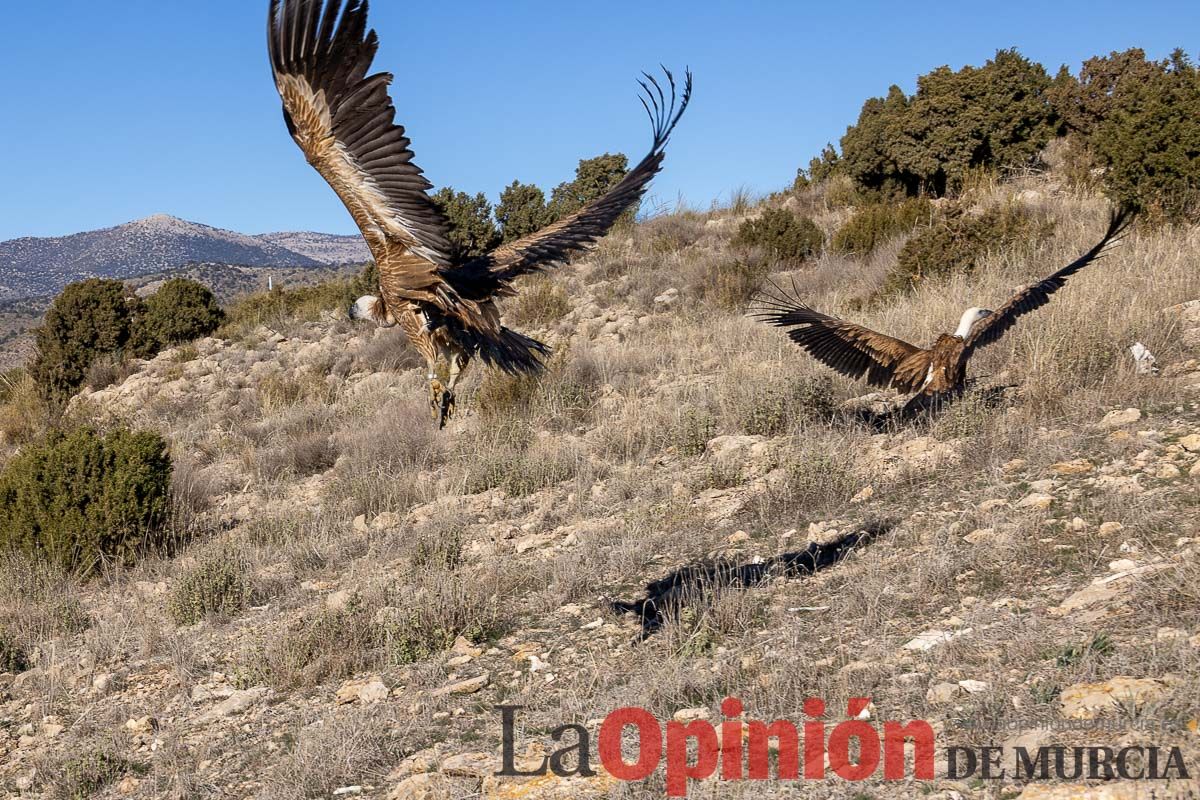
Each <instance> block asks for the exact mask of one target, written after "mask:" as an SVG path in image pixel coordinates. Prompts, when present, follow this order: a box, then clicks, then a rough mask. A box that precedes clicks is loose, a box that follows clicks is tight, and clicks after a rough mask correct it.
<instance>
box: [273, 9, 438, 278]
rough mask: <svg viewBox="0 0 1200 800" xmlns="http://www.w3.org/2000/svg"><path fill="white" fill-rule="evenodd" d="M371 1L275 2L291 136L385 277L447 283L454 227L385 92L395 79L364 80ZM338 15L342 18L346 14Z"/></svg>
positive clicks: (277, 64) (278, 72)
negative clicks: (444, 273)
mask: <svg viewBox="0 0 1200 800" xmlns="http://www.w3.org/2000/svg"><path fill="white" fill-rule="evenodd" d="M367 9H368V4H367V2H366V0H349V2H348V3H346V6H345V9H344V10H343V9H342V0H271V6H270V12H269V14H270V16H269V18H268V37H267V38H268V47H269V51H270V56H271V67H272V70H273V72H274V75H275V85H276V87H277V88H278V89H279V95H280V97H281V98H282V99H283V106H284V118H285V120H286V122H287V125H288V130H289V132H290V133H291V134H292V138H294V139H295V140H296V143H297V144H298V145H299V146H300V149H301V150H303V151H304V155H305V156H306V157H307V158H308V161H309V163H311V164H312V165H313V166H314V167H315V168H316V170H317V171H318V172H320V173H321V175H322V176H323V177H324V178H325V180H327V181H328V182H329V184H330V186H332V187H333V189H334V191H335V192H337V194H338V196H339V197H340V198H341V199H342V202H343V203H345V204H346V207H347V209H349V211H350V213H351V215H353V217H354V220H355V222H356V223H358V227H359V228H360V229H361V230H362V233H363V236H364V237H365V238H366V240H367V243H368V244H369V245H370V247H371V250H372V252H373V254H374V255H375V258H376V261H377V262H379V264H380V268H381V272H383V271H384V270H383V267H384V265H385V263H390V264H392V265H393V268H392V269H391V270H389V274H388V275H387V276H386V277H385V278H384V280H389V279H390V280H392V281H395V282H396V283H397V285H398V288H400V289H401V290H424V289H428V288H429V287H434V289H433V291H435V292H436V291H437V287H438V285H439V284H440V283H441V282H442V279H441V277H440V276H439V275H438V274H437V269H438V268H439V267H447V266H449V265H450V255H449V254H450V252H451V249H450V244H449V242H448V241H447V239H446V231H447V225H446V221H445V218H444V217H443V216H442V214H441V212H440V211H439V210H438V209H437V207H436V206H434V204H433V202H432V201H431V200H430V198H429V195H428V193H427V191H428V190H429V189H430V188H431V185H430V183H429V182H428V181H427V180H426V179H425V177H424V176H423V175H422V172H421V169H420V168H419V167H417V166H416V165H415V164H413V163H412V158H413V153H412V150H410V149H409V145H410V141H409V139H408V137H407V136H405V133H404V128H403V127H402V126H400V125H397V124H396V123H395V116H396V109H395V106H393V104H392V100H391V98H390V97H389V96H388V86H389V84H390V83H391V81H392V76H391V75H389V74H387V73H379V74H375V75H369V76H368V75H367V71H368V70H369V69H370V68H371V63H372V62H373V61H374V58H375V52H376V50H377V49H378V46H379V40H378V37H377V36H376V35H375V32H374V31H370V32H368V31H367ZM339 15H340V16H339Z"/></svg>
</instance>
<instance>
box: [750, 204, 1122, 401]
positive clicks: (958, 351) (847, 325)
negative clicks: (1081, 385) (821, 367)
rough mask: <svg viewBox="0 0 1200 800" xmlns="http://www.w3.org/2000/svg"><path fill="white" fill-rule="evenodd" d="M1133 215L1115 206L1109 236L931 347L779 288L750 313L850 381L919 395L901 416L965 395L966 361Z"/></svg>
mask: <svg viewBox="0 0 1200 800" xmlns="http://www.w3.org/2000/svg"><path fill="white" fill-rule="evenodd" d="M1132 221H1133V213H1132V211H1130V210H1129V209H1127V208H1121V209H1117V210H1115V211H1114V212H1113V215H1112V218H1111V220H1110V221H1109V225H1108V230H1107V231H1105V233H1104V237H1103V238H1102V239H1101V240H1100V241H1099V242H1098V243H1097V244H1096V245H1095V246H1094V247H1093V248H1092V249H1090V250H1088V251H1087V252H1086V253H1084V254H1083V255H1082V256H1081V257H1080V258H1078V259H1077V260H1075V261H1073V262H1071V263H1070V264H1068V265H1067V266H1065V267H1063V268H1062V269H1060V270H1058V271H1057V272H1055V273H1053V274H1051V275H1049V276H1048V277H1046V278H1044V279H1043V280H1041V281H1038V282H1037V283H1032V284H1029V285H1028V286H1025V287H1023V288H1021V289H1019V290H1018V291H1017V293H1016V294H1014V295H1013V296H1012V298H1011V299H1009V301H1008V302H1007V303H1005V304H1004V305H1003V306H1001V307H1000V308H999V309H998V310H996V311H989V310H988V309H984V308H968V309H967V310H966V311H965V312H964V313H963V316H962V320H961V321H960V323H959V326H958V329H957V330H956V331H955V332H954V333H953V334H947V333H943V334H941V335H940V336H938V338H937V341H935V342H934V343H933V346H932V347H928V348H923V347H917V346H916V345H914V344H909V343H908V342H905V341H903V340H901V339H895V338H892V337H891V336H887V335H885V334H882V333H877V332H876V331H873V330H871V329H869V328H865V327H863V326H862V325H856V324H855V323H853V322H847V321H846V320H842V319H838V318H836V317H831V316H829V315H827V314H822V313H821V312H820V311H817V310H815V309H813V308H809V307H808V306H807V305H805V304H804V303H803V302H802V301H801V300H799V299H798V298H796V297H793V296H789V295H788V294H787V293H786V292H783V291H781V290H778V288H776V291H768V292H764V293H763V294H761V295H760V296H759V298H758V300H757V301H756V305H755V308H754V309H753V310H752V315H753V316H755V317H758V318H760V319H762V320H764V321H766V322H767V323H769V324H771V325H775V326H777V327H780V328H788V329H789V331H788V335H789V336H790V337H791V339H792V341H794V342H795V343H796V344H798V345H799V346H800V347H802V348H804V350H806V351H807V352H808V354H809V355H811V356H812V357H813V358H815V359H817V360H818V361H820V362H821V363H823V364H825V365H826V366H827V367H831V368H833V369H835V370H837V371H838V372H840V373H841V374H842V375H845V376H847V377H849V378H856V379H865V380H866V381H867V383H868V384H869V385H871V386H875V387H879V388H891V389H895V390H896V391H899V392H901V393H904V394H914V397H913V398H912V399H910V400H909V402H908V403H907V404H906V405H905V407H904V409H903V410H902V411H901V415H902V416H904V415H905V414H909V413H912V412H913V411H919V410H921V409H923V408H927V407H929V406H930V404H931V403H936V402H937V401H938V400H939V399H941V398H946V397H953V396H954V395H956V394H958V393H959V392H961V391H962V389H963V387H964V386H965V384H966V379H967V362H968V361H969V360H970V359H971V356H973V355H974V354H975V351H976V350H978V349H980V348H982V347H986V346H988V345H989V344H992V343H994V342H996V341H997V340H999V339H1000V337H1002V336H1003V335H1004V334H1005V333H1007V332H1008V330H1009V329H1010V328H1012V327H1013V325H1015V324H1016V322H1017V320H1018V319H1020V318H1021V317H1022V316H1024V315H1025V314H1028V313H1030V312H1031V311H1035V310H1037V309H1039V308H1041V307H1042V306H1044V305H1046V304H1047V303H1049V302H1050V296H1051V295H1052V294H1054V293H1055V292H1056V291H1058V290H1059V289H1061V288H1062V287H1063V286H1064V285H1065V284H1066V282H1067V278H1069V277H1071V276H1072V275H1074V274H1075V273H1076V272H1078V271H1079V270H1081V269H1083V268H1084V267H1086V266H1087V265H1088V264H1091V263H1092V262H1093V261H1095V260H1097V259H1099V258H1100V257H1102V256H1103V255H1104V253H1105V252H1106V251H1107V249H1108V248H1109V246H1110V245H1112V244H1114V243H1116V242H1117V241H1119V240H1120V238H1121V237H1122V236H1123V235H1124V234H1125V232H1126V231H1127V230H1128V228H1129V225H1130V223H1131V222H1132Z"/></svg>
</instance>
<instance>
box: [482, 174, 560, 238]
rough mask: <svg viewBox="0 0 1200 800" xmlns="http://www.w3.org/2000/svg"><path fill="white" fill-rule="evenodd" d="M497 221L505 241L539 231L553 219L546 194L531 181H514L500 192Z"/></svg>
mask: <svg viewBox="0 0 1200 800" xmlns="http://www.w3.org/2000/svg"><path fill="white" fill-rule="evenodd" d="M496 221H497V222H499V223H500V232H501V235H502V238H503V240H504V241H505V242H511V241H513V240H514V239H520V238H521V237H522V236H528V235H529V234H531V233H537V232H538V231H540V230H541V229H542V228H544V227H546V226H547V225H549V224H550V223H551V222H552V221H553V216H552V215H551V211H550V209H549V207H547V205H546V194H545V192H543V191H542V190H541V189H540V188H538V187H537V186H534V185H533V184H530V183H521V182H520V181H513V182H512V184H511V185H510V186H509V187H508V188H507V189H505V190H504V191H503V192H501V193H500V204H499V205H498V206H496Z"/></svg>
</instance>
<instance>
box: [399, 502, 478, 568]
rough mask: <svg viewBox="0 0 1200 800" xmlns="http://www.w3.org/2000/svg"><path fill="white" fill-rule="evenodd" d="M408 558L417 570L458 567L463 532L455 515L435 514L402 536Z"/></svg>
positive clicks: (464, 542) (460, 563)
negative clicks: (404, 536)
mask: <svg viewBox="0 0 1200 800" xmlns="http://www.w3.org/2000/svg"><path fill="white" fill-rule="evenodd" d="M406 543H407V545H408V548H409V558H410V559H411V560H412V564H413V566H414V567H417V568H418V569H434V570H440V571H445V572H453V571H454V570H456V569H458V568H459V567H460V566H462V563H463V558H464V553H463V547H464V546H465V545H466V531H465V529H464V527H463V523H462V521H461V520H460V519H458V517H456V516H453V515H446V516H442V517H435V518H433V519H431V520H429V521H427V522H425V523H424V524H422V525H418V526H417V527H416V528H415V529H414V530H413V531H411V533H410V535H409V536H407V537H406Z"/></svg>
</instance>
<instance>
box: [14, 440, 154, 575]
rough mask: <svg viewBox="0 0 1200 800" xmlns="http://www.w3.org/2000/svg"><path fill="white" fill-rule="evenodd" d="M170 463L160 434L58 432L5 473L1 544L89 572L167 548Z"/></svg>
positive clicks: (26, 452)
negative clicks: (164, 545) (158, 546)
mask: <svg viewBox="0 0 1200 800" xmlns="http://www.w3.org/2000/svg"><path fill="white" fill-rule="evenodd" d="M170 486H171V459H170V456H169V455H168V454H167V443H166V441H164V440H163V438H162V437H161V436H159V435H158V434H157V433H152V432H149V431H142V432H137V433H134V432H131V431H127V430H115V431H113V432H112V433H109V434H108V435H102V434H100V433H98V432H96V431H95V430H93V429H91V428H77V429H75V430H72V431H69V432H65V433H64V432H53V433H51V434H50V435H49V436H48V437H47V438H46V440H45V441H44V442H42V443H40V444H35V445H30V446H28V447H26V448H25V449H24V450H23V451H22V452H21V453H20V454H19V455H17V456H16V457H15V458H13V459H12V460H11V461H10V462H9V463H8V465H7V466H6V467H5V468H4V471H3V472H0V544H3V545H7V546H12V547H16V548H17V549H19V550H22V551H24V552H26V553H29V554H32V555H39V556H44V557H46V558H47V559H48V560H50V561H51V562H54V563H56V564H58V565H60V566H62V567H64V568H66V569H71V570H79V571H81V572H83V573H88V572H92V571H94V570H96V569H97V568H98V567H99V566H100V565H101V564H103V563H105V562H108V561H116V562H129V561H131V560H132V559H133V558H134V557H135V556H136V555H138V554H139V553H140V552H141V551H142V550H143V549H145V548H147V547H150V546H153V545H156V544H160V543H162V542H163V534H164V528H165V525H166V523H167V522H168V521H169V517H170Z"/></svg>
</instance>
